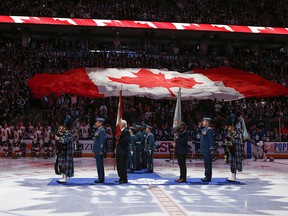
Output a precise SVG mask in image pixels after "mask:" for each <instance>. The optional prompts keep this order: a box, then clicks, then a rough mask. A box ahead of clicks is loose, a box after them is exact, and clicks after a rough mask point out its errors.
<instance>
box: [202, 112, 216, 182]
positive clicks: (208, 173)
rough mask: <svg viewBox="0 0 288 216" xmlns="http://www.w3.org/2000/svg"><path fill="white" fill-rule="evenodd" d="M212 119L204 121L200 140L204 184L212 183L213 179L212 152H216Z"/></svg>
mask: <svg viewBox="0 0 288 216" xmlns="http://www.w3.org/2000/svg"><path fill="white" fill-rule="evenodd" d="M210 122H211V118H203V121H202V133H201V138H200V152H201V154H202V155H203V159H204V168H205V173H204V175H205V178H202V179H201V181H203V182H210V181H211V178H212V155H211V150H214V149H215V147H214V145H215V143H214V133H213V130H212V128H211V127H209V125H210Z"/></svg>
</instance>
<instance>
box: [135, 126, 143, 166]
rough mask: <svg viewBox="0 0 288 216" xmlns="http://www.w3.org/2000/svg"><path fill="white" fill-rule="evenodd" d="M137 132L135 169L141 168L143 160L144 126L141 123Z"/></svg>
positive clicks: (137, 127)
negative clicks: (142, 141)
mask: <svg viewBox="0 0 288 216" xmlns="http://www.w3.org/2000/svg"><path fill="white" fill-rule="evenodd" d="M135 129H136V134H135V146H136V148H135V163H136V166H135V170H141V168H142V160H141V140H142V131H141V129H142V127H141V125H136V126H135Z"/></svg>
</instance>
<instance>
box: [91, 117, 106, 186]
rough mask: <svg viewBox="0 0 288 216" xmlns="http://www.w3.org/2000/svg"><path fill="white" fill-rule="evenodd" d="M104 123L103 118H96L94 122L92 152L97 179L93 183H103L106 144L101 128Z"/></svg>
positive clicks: (103, 130) (102, 128) (104, 134)
mask: <svg viewBox="0 0 288 216" xmlns="http://www.w3.org/2000/svg"><path fill="white" fill-rule="evenodd" d="M104 121H105V119H104V118H97V119H96V122H95V128H96V131H95V134H94V143H93V150H92V151H93V153H94V154H95V158H96V167H97V173H98V179H97V180H95V181H94V182H95V183H103V182H104V181H105V172H104V153H105V143H106V130H105V129H104V127H103V123H104Z"/></svg>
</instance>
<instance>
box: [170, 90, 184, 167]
mask: <svg viewBox="0 0 288 216" xmlns="http://www.w3.org/2000/svg"><path fill="white" fill-rule="evenodd" d="M181 123H182V115H181V87H180V88H179V91H178V96H177V102H176V107H175V112H174V118H173V130H174V142H173V147H174V148H173V154H172V165H174V160H175V153H176V139H177V138H178V130H179V127H180V125H181Z"/></svg>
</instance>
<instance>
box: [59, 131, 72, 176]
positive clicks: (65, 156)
mask: <svg viewBox="0 0 288 216" xmlns="http://www.w3.org/2000/svg"><path fill="white" fill-rule="evenodd" d="M63 140H64V143H62V145H65V146H66V150H65V151H63V152H62V153H61V154H60V155H59V156H58V165H59V166H60V172H61V173H63V174H66V175H67V177H72V176H73V175H74V162H73V155H74V148H73V137H72V135H71V134H70V133H64V135H63Z"/></svg>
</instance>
